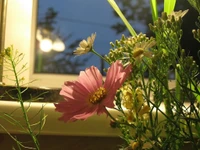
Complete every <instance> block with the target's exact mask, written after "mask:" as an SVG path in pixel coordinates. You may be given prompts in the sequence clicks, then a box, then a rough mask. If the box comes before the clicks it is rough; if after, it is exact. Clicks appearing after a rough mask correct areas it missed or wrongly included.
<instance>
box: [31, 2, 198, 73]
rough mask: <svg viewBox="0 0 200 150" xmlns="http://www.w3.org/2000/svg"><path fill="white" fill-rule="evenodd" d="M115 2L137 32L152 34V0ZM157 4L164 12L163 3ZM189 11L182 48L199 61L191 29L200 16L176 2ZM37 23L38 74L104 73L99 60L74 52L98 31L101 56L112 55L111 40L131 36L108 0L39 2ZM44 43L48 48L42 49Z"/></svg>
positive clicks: (98, 50)
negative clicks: (95, 69) (91, 70)
mask: <svg viewBox="0 0 200 150" xmlns="http://www.w3.org/2000/svg"><path fill="white" fill-rule="evenodd" d="M116 2H117V3H118V4H119V6H120V8H121V9H122V11H123V13H124V14H125V16H126V17H127V19H128V20H129V21H130V23H131V25H132V26H133V27H134V29H135V30H136V31H137V33H139V32H143V33H146V34H147V35H149V36H151V35H152V33H151V32H150V31H149V29H148V24H149V23H150V22H151V20H152V18H151V11H150V7H149V0H140V1H131V0H123V1H121V0H116ZM158 3H159V11H160V12H161V11H162V10H163V0H159V1H158ZM188 8H189V9H191V11H189V13H188V14H187V15H186V16H185V17H184V20H187V19H188V21H184V23H183V30H184V34H183V38H182V42H181V44H182V48H185V49H186V50H187V51H188V52H189V51H191V52H190V53H189V54H190V55H193V56H194V57H195V59H197V49H198V48H199V47H200V46H199V43H198V42H196V41H195V40H194V39H193V37H192V33H191V30H192V29H193V28H196V27H195V24H191V22H195V20H197V15H198V14H197V12H196V11H195V10H194V9H193V8H191V7H190V5H189V4H188V2H187V1H182V0H178V1H177V8H176V9H177V10H179V9H182V10H185V9H188ZM192 20H193V21H192ZM37 22H38V23H37V33H36V46H35V66H34V72H35V73H55V74H78V73H79V71H80V70H84V69H85V68H87V67H89V66H91V65H95V66H97V67H98V68H99V69H100V70H103V68H104V67H105V66H106V63H105V62H102V61H101V60H100V58H98V57H97V56H94V55H92V54H87V55H83V56H74V55H73V50H75V49H76V47H78V44H79V42H80V41H81V40H82V39H86V38H87V37H88V36H90V35H91V34H92V33H94V32H96V34H97V37H96V40H95V43H94V48H95V50H96V51H97V52H98V53H100V54H101V55H105V54H107V53H108V52H109V49H110V45H109V43H110V42H111V41H112V42H114V41H115V40H116V39H119V38H120V37H121V34H125V35H127V36H128V35H129V33H128V31H127V30H126V27H125V26H124V25H123V23H122V22H121V20H120V19H119V18H118V16H117V15H116V14H115V13H114V11H113V9H112V8H111V6H110V5H109V3H108V2H107V0H84V1H83V0H59V1H55V0H38V20H37ZM47 39H48V40H47ZM49 40H50V41H49ZM45 42H46V44H47V45H46V46H42V43H43V44H44V43H45ZM55 43H57V46H55V45H54V44H55ZM48 44H49V45H48ZM59 44H60V45H59ZM63 44H64V45H63ZM58 45H59V46H58ZM42 50H45V51H48V52H44V51H42Z"/></svg>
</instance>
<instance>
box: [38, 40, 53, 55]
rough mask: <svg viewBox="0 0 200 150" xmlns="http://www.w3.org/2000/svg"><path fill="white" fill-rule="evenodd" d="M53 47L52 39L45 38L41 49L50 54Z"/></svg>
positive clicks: (41, 42) (41, 43)
mask: <svg viewBox="0 0 200 150" xmlns="http://www.w3.org/2000/svg"><path fill="white" fill-rule="evenodd" d="M52 47H53V44H52V41H51V40H50V39H48V38H45V39H42V40H41V41H40V49H41V50H42V51H43V52H50V51H51V50H52Z"/></svg>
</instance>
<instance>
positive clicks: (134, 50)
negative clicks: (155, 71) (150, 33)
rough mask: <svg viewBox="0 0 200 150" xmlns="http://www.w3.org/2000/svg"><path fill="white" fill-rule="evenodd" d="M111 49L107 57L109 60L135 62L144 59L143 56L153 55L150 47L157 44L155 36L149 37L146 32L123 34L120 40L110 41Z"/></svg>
mask: <svg viewBox="0 0 200 150" xmlns="http://www.w3.org/2000/svg"><path fill="white" fill-rule="evenodd" d="M110 45H111V47H112V48H111V49H110V52H109V53H108V55H106V59H107V60H108V61H109V62H114V61H116V60H122V61H124V64H125V63H127V62H131V63H135V62H138V61H140V60H142V58H143V57H151V56H152V55H153V53H152V52H151V51H150V49H151V48H152V47H153V46H155V45H156V42H155V39H154V38H149V37H147V36H146V35H145V34H142V33H141V34H138V35H137V36H134V37H133V36H132V37H125V36H124V35H122V38H121V39H120V40H116V41H115V43H112V42H111V43H110Z"/></svg>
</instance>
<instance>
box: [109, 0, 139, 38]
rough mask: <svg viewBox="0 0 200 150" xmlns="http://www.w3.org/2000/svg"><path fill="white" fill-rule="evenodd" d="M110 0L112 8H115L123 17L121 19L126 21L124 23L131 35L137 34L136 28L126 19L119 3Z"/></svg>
mask: <svg viewBox="0 0 200 150" xmlns="http://www.w3.org/2000/svg"><path fill="white" fill-rule="evenodd" d="M108 2H109V3H110V5H111V6H112V8H113V9H114V10H115V12H116V13H117V14H118V15H119V17H120V18H121V20H122V21H123V22H124V24H125V25H126V27H127V29H128V30H129V32H130V33H131V35H132V36H136V35H137V34H136V32H135V30H134V29H133V28H132V26H131V25H130V23H129V22H128V20H127V19H126V17H125V16H124V15H123V14H122V12H121V10H120V8H119V7H118V6H117V4H116V3H115V1H114V0H108Z"/></svg>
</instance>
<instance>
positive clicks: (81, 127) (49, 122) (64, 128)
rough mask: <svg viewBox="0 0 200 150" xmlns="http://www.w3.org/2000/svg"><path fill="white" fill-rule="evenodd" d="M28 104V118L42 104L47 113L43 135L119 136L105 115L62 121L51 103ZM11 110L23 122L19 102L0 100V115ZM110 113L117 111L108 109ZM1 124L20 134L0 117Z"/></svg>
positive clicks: (37, 118) (0, 129)
mask: <svg viewBox="0 0 200 150" xmlns="http://www.w3.org/2000/svg"><path fill="white" fill-rule="evenodd" d="M29 105H30V110H29V112H28V115H29V118H32V117H33V116H35V115H36V114H37V113H38V112H39V111H40V109H41V108H42V107H43V106H44V108H43V110H44V113H45V115H47V118H46V123H45V125H44V128H43V129H42V131H41V133H40V134H45V135H73V136H110V137H115V136H119V134H120V131H119V130H118V129H117V128H112V127H111V126H110V118H109V117H106V115H101V116H97V115H95V116H93V117H90V118H89V119H87V120H85V121H77V122H70V123H64V122H62V121H59V120H58V118H59V117H60V116H61V115H62V114H61V113H58V112H56V111H55V106H54V105H53V103H40V102H32V103H28V102H27V103H25V106H26V108H27V106H29ZM12 112H13V116H14V119H16V120H18V121H20V122H24V119H23V118H22V113H21V109H20V104H19V102H16V101H1V100H0V115H2V114H5V113H6V114H11V113H12ZM110 112H111V113H112V114H114V115H115V114H116V113H117V112H116V111H114V110H110ZM39 119H40V118H39V115H38V116H37V117H35V118H34V121H35V123H36V122H37V121H39ZM1 125H3V126H4V127H5V128H6V130H7V131H9V132H10V133H17V134H22V131H20V130H19V128H17V127H16V126H15V125H12V124H10V123H9V122H7V121H5V120H4V119H2V118H1ZM0 133H5V131H4V130H3V129H2V128H0Z"/></svg>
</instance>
